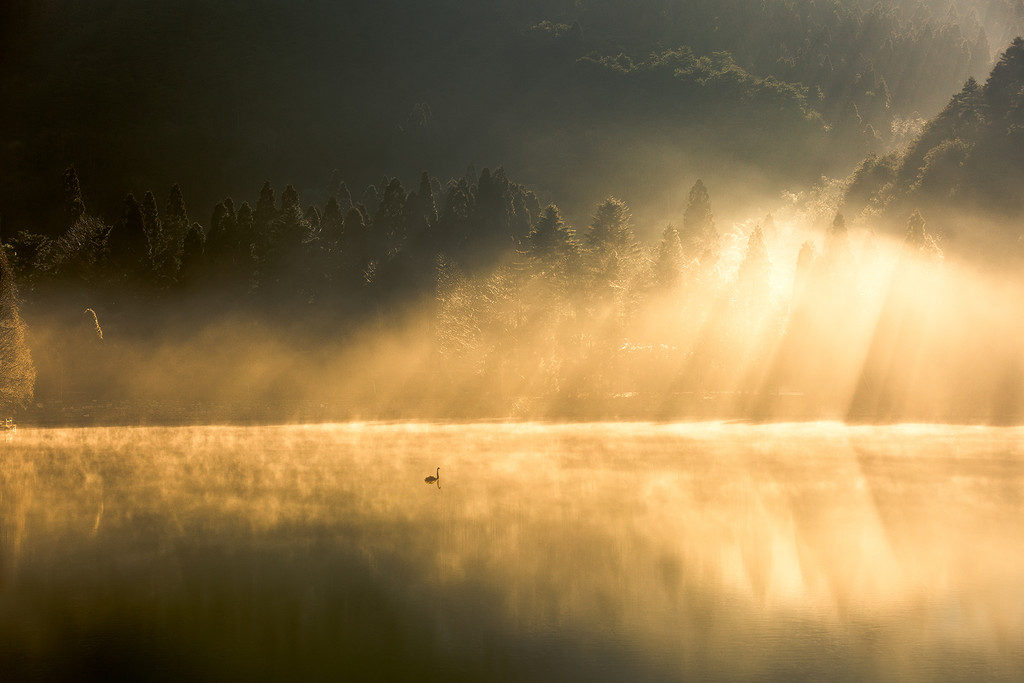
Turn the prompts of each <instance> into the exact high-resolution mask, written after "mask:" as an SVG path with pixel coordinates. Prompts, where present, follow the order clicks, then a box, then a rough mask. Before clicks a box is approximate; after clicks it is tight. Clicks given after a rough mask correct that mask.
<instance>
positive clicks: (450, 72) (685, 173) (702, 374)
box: [0, 0, 1024, 423]
mask: <svg viewBox="0 0 1024 683" xmlns="http://www.w3.org/2000/svg"><path fill="white" fill-rule="evenodd" d="M154 7H155V8H157V9H153V8H150V9H149V10H146V11H143V10H141V9H139V8H138V7H137V6H136V5H135V4H133V3H123V2H117V1H115V0H108V1H107V2H100V3H84V2H83V3H76V2H71V3H67V7H66V8H65V9H64V10H63V11H62V12H59V13H58V12H56V11H51V12H47V11H46V10H45V5H42V4H37V3H27V2H15V3H13V4H12V5H11V6H10V7H8V8H7V9H6V10H4V11H5V12H7V15H8V16H7V18H8V19H10V20H11V22H13V24H12V23H9V24H8V25H16V26H20V27H22V28H23V31H24V33H23V34H14V33H13V32H12V34H11V35H10V36H8V37H9V38H10V40H9V41H8V40H5V41H3V43H4V44H5V45H6V47H5V48H3V49H4V52H3V54H2V56H3V59H4V61H5V63H6V64H14V65H16V66H18V67H20V68H17V69H9V68H5V69H4V70H3V75H2V80H3V84H4V86H5V87H8V88H12V89H13V90H14V91H16V92H19V93H22V94H23V95H24V96H23V97H22V98H20V99H18V100H17V101H16V102H14V103H13V104H11V105H10V106H9V107H8V111H7V112H5V114H4V116H5V121H6V122H7V123H8V124H9V125H7V126H5V130H7V131H8V132H7V133H6V134H5V136H6V137H7V138H8V139H7V142H8V144H6V145H5V147H4V150H3V152H2V154H3V157H2V159H0V161H2V163H3V166H4V168H5V169H9V171H10V172H8V173H5V174H4V176H3V182H2V186H0V201H2V204H0V210H2V215H0V218H2V223H0V240H2V244H3V254H2V257H0V300H2V302H3V304H2V306H0V309H2V310H0V312H2V317H3V324H4V329H3V332H4V339H3V340H2V341H3V343H2V345H0V372H2V373H3V376H2V379H3V384H4V388H3V393H2V394H0V397H2V399H3V402H4V405H6V406H7V407H8V408H9V409H18V410H21V411H23V412H25V413H26V416H27V417H28V418H29V419H34V420H37V421H40V422H46V421H54V422H60V421H73V422H88V421H119V420H121V421H143V422H145V421H176V420H182V419H200V420H224V419H228V420H240V419H285V420H290V419H309V418H317V419H377V418H397V417H402V418H416V417H421V418H434V417H442V418H508V417H516V418H532V419H552V418H563V419H564V418H586V417H601V418H644V419H669V418H680V417H738V418H744V419H802V418H822V417H825V418H835V419H846V420H853V421H858V420H864V421H893V420H924V421H929V420H953V421H971V422H974V421H983V422H1000V423H1001V422H1017V421H1019V420H1020V419H1021V417H1024V354H1022V352H1021V350H1020V349H1019V348H1018V346H1019V345H1017V344H1016V343H1015V342H1014V340H1015V339H1016V338H1017V337H1018V336H1019V332H1020V331H1019V330H1018V329H1017V326H1018V323H1017V321H1016V316H1015V313H1014V311H1016V310H1019V306H1020V305H1021V304H1022V303H1024V280H1022V279H1021V278H1020V275H1019V273H1020V266H1021V263H1022V261H1024V238H1022V234H1024V233H1022V230H1021V227H1020V226H1021V218H1022V212H1024V205H1022V203H1021V202H1022V198H1021V197H1022V195H1021V194H1020V193H1019V191H1018V188H1019V187H1021V182H1022V181H1024V148H1022V146H1021V145H1022V139H1024V138H1022V137H1021V136H1022V133H1021V131H1022V130H1024V119H1022V118H1021V111H1022V110H1024V107H1022V106H1021V97H1022V93H1024V40H1022V39H1021V38H1019V37H1018V38H1014V37H1013V36H1007V35H1005V31H1007V30H1019V31H1020V32H1024V26H1021V24H1022V23H1024V13H1022V12H1021V5H1020V4H1015V3H1012V2H995V1H993V2H989V3H980V4H979V3H958V2H955V1H954V2H950V3H946V4H944V5H943V6H942V9H941V11H940V10H938V9H936V8H935V6H932V5H928V4H924V3H920V2H918V3H909V2H896V1H893V2H880V3H874V4H869V3H860V2H827V3H815V2H772V1H766V2H758V3H753V2H746V1H744V0H732V1H729V2H713V3H712V2H709V3H700V2H698V3H677V2H667V1H660V2H659V1H657V0H644V1H642V2H636V3H622V2H613V1H611V0H604V1H600V0H593V1H590V2H587V1H580V2H574V3H569V2H557V1H553V0H548V1H544V0H538V1H536V2H529V3H507V2H500V1H494V2H488V3H480V4H479V6H476V7H475V8H473V9H470V8H467V7H464V6H463V5H462V4H460V3H445V2H441V3H436V4H435V5H432V6H431V8H430V9H429V11H428V10H427V9H425V8H423V7H421V6H420V5H415V4H411V3H401V2H397V1H389V2H385V3H379V4H356V3H352V4H347V3H345V4H342V5H340V7H342V8H344V12H341V14H340V15H339V14H337V12H338V11H339V10H338V9H337V7H339V6H334V5H329V4H328V3H323V6H321V5H320V4H318V3H311V4H310V5H309V6H308V7H306V6H304V7H303V8H301V9H295V10H292V9H290V8H289V9H285V8H284V7H283V6H280V5H276V4H275V3H269V2H268V3H252V4H251V5H246V6H245V7H246V8H247V10H248V11H243V9H242V7H241V5H240V4H239V3H222V4H221V3H218V5H217V7H216V8H210V7H205V6H201V5H200V4H199V3H184V4H180V6H179V5H175V6H173V7H172V6H171V4H170V3H167V4H164V3H155V4H154ZM41 8H42V9H41ZM240 17H244V18H240ZM396 17H401V19H402V21H397V20H396ZM317 18H319V19H330V20H331V21H319V22H317V21H314V19H317ZM84 19H89V20H90V21H84ZM157 25H160V26H164V25H174V26H177V27H179V28H180V31H179V32H177V33H174V34H173V35H174V36H175V37H176V38H175V39H176V40H178V41H179V42H178V44H177V45H175V46H174V47H173V49H172V48H171V47H170V46H169V45H168V44H167V41H169V40H170V36H171V35H172V32H168V31H161V32H147V31H146V30H145V29H146V27H152V26H157ZM226 26H230V27H232V30H231V31H225V27H226ZM282 26H284V27H285V28H282ZM298 26H301V27H302V29H303V30H302V31H296V30H295V29H294V28H293V27H298ZM409 26H417V27H419V28H420V30H418V31H415V32H411V31H410V30H409V28H408V27H409ZM440 26H443V27H444V30H443V33H444V34H445V35H449V36H463V37H468V38H469V42H468V43H462V44H460V48H459V49H457V50H455V49H450V50H447V51H446V50H444V49H442V45H441V44H440V43H438V42H437V40H436V38H435V37H432V36H434V35H435V33H434V31H435V29H438V27H440ZM1018 26H1019V27H1020V28H1019V29H1017V28H1016V27H1018ZM1007 27H1010V28H1009V29H1008V28H1007ZM44 28H45V29H47V30H50V31H52V36H53V37H52V40H54V41H57V42H60V41H63V42H64V43H65V44H67V45H69V46H72V47H73V48H74V49H76V50H81V54H82V55H83V57H84V58H83V59H80V60H78V61H76V63H75V64H73V65H69V68H68V69H67V70H65V68H64V67H65V66H68V65H65V64H63V63H60V62H58V61H56V58H55V57H54V56H53V55H52V54H49V53H47V54H43V51H41V50H37V49H32V47H31V46H30V45H29V42H28V40H29V39H28V38H27V37H22V36H30V35H32V32H33V31H36V30H41V29H44ZM371 29H372V30H371ZM438 30H440V29H438ZM289 31H293V32H291V33H289ZM328 31H329V32H331V36H330V39H329V40H328V39H326V38H325V36H323V35H320V34H321V33H323V32H328ZM110 35H116V36H118V37H120V38H122V41H121V42H120V43H115V44H112V45H106V46H105V47H104V48H103V49H100V48H99V47H98V45H100V44H101V43H102V42H103V40H104V37H105V36H110ZM286 35H303V36H305V38H304V39H303V42H302V44H301V46H295V45H292V44H290V43H288V44H286V39H285V36H286ZM367 35H374V36H376V38H375V39H374V40H370V39H368V38H367V37H366V36H367ZM150 36H155V39H150ZM8 37H5V38H8ZM183 37H184V38H183ZM993 37H994V39H998V40H999V41H1001V43H1002V44H1005V45H1007V47H1006V48H1005V49H1004V50H1002V51H1000V52H998V53H996V54H994V55H993V54H992V51H991V50H992V48H991V47H990V45H989V42H988V41H989V40H990V38H993ZM254 39H259V41H258V42H259V44H260V45H262V49H256V48H253V47H252V45H253V40H254ZM241 43H246V44H248V45H249V46H250V47H249V48H248V49H246V50H242V49H240V48H239V44H241ZM428 48H429V49H428ZM129 52H130V53H131V54H133V55H134V58H133V59H131V60H126V59H125V55H126V53H129ZM167 55H171V57H167ZM243 56H244V57H245V59H246V60H249V62H250V66H249V67H247V68H244V69H243V68H239V62H238V61H237V60H239V59H242V57H243ZM368 63H369V64H373V68H372V69H367V68H364V65H365V64H368ZM314 64H318V65H319V66H314ZM114 65H117V68H114ZM325 65H330V67H328V66H325ZM156 66H160V68H163V69H166V71H164V72H162V73H161V75H160V77H157V76H156V75H154V72H153V69H154V68H155V67H156ZM200 66H201V68H199V67H200ZM327 75H329V76H330V78H324V77H325V76H327ZM299 76H301V78H300V77H299ZM147 81H152V82H147ZM329 82H333V83H335V84H338V87H337V88H336V89H331V88H330V87H329V85H328V83H329ZM58 84H59V87H58ZM256 92H262V93H263V96H261V97H254V96H253V94H254V93H256ZM114 101H116V102H118V103H121V106H118V107H113V108H110V107H108V106H107V105H108V103H110V102H114ZM127 102H131V103H132V104H131V106H127V105H125V104H123V103H127ZM243 103H244V106H243ZM156 109H159V110H160V111H159V112H157V111H156ZM189 109H195V111H189ZM243 110H244V111H243ZM101 119H102V121H101ZM467 158H468V159H467ZM472 159H477V160H479V159H494V163H490V164H488V165H484V164H482V163H480V164H479V166H478V165H477V164H476V163H469V165H468V168H467V167H466V166H465V165H466V163H467V160H472ZM454 168H458V169H459V170H456V171H453V170H452V169H454ZM424 169H427V170H424ZM462 169H465V170H462ZM254 173H258V174H263V175H262V177H261V176H259V175H257V176H255V177H254V176H253V174H254ZM288 174H291V176H292V177H291V178H289V176H288ZM264 178H269V180H266V181H265V182H264ZM318 178H320V179H319V180H318ZM261 182H262V185H260V183H261ZM246 187H248V188H249V189H245V188H246ZM152 188H155V190H154V189H152ZM163 188H167V189H163ZM240 188H241V189H240ZM256 188H259V189H258V191H256ZM186 199H187V201H186Z"/></svg>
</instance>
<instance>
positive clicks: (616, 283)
mask: <svg viewBox="0 0 1024 683" xmlns="http://www.w3.org/2000/svg"><path fill="white" fill-rule="evenodd" d="M630 223H631V218H630V213H629V207H627V206H626V203H625V202H623V201H622V200H621V199H616V198H615V197H608V198H607V199H605V200H604V201H603V202H602V203H601V204H600V206H598V207H597V211H596V212H595V213H594V218H593V220H592V221H591V223H590V229H589V230H588V231H587V233H586V234H585V235H584V237H583V246H584V249H585V251H584V257H585V259H586V270H587V275H588V278H589V280H590V284H591V292H592V294H593V295H594V296H595V297H596V298H597V299H607V298H608V297H610V296H612V295H613V294H614V293H615V292H616V291H621V290H622V289H623V287H624V284H625V280H626V279H627V278H628V277H629V274H630V270H631V269H632V268H633V267H634V265H635V263H634V261H635V257H636V254H637V245H636V242H635V241H634V239H633V228H632V226H631V224H630Z"/></svg>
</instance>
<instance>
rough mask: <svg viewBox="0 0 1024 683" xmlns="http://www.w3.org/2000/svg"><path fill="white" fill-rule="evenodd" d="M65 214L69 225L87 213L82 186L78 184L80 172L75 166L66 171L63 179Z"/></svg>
mask: <svg viewBox="0 0 1024 683" xmlns="http://www.w3.org/2000/svg"><path fill="white" fill-rule="evenodd" d="M63 194H64V212H65V213H66V214H67V215H68V218H69V221H68V223H69V224H71V223H74V222H75V221H77V220H78V219H79V218H81V217H82V215H83V214H84V213H85V202H83V201H82V186H81V184H80V183H79V182H78V171H77V170H75V167H74V166H68V167H67V168H66V169H64V178H63Z"/></svg>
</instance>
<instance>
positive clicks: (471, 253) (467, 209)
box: [6, 166, 540, 315]
mask: <svg viewBox="0 0 1024 683" xmlns="http://www.w3.org/2000/svg"><path fill="white" fill-rule="evenodd" d="M332 185H333V186H334V191H333V192H332V193H331V195H330V197H329V198H328V200H327V201H326V203H325V204H323V205H322V206H315V205H308V206H305V207H303V206H302V204H301V203H300V198H299V195H298V192H297V191H296V190H295V188H294V187H292V186H291V185H288V186H286V187H285V188H284V190H283V191H282V192H281V194H280V197H279V198H278V197H277V195H276V193H275V190H274V188H273V187H272V186H271V184H270V183H269V182H267V183H265V184H264V185H263V187H262V188H261V189H260V192H259V195H258V197H257V198H256V199H255V200H254V201H253V202H252V203H250V202H249V201H247V200H246V201H242V202H240V203H238V204H236V203H235V201H234V200H233V199H231V198H227V199H225V200H224V201H222V202H220V203H218V204H217V205H216V207H214V209H213V211H212V215H211V217H210V219H209V221H207V222H206V223H207V225H208V226H209V227H204V226H203V225H202V224H200V223H199V222H198V221H195V220H194V216H192V215H190V214H189V212H188V210H187V208H186V205H185V200H184V196H183V193H182V191H181V188H180V186H179V185H177V184H175V185H173V186H172V187H171V189H170V192H169V194H168V197H167V200H166V202H165V203H164V204H163V209H162V210H161V209H160V203H159V201H158V200H157V198H156V196H155V194H154V193H153V192H152V191H147V192H146V193H145V195H144V196H143V198H142V201H141V202H140V201H139V200H138V199H136V197H135V195H134V194H128V195H126V196H125V198H124V202H123V210H122V212H121V215H120V217H119V218H118V219H117V220H114V221H107V220H104V219H103V218H102V217H100V216H97V215H95V214H93V213H90V212H88V211H87V210H86V206H85V203H84V201H83V199H82V191H81V183H80V181H79V178H78V174H77V171H76V169H75V167H73V166H72V167H69V168H68V169H67V170H66V171H65V173H64V178H63V189H64V195H63V207H64V215H65V216H66V219H67V221H68V223H69V227H68V228H67V229H66V231H65V232H64V233H63V234H61V235H58V236H56V237H48V236H46V235H42V234H36V233H29V232H26V231H21V232H19V233H18V234H17V235H16V236H14V237H12V238H10V239H8V241H7V244H6V247H7V249H8V251H9V254H10V258H11V261H12V263H13V265H14V268H15V270H16V271H17V272H18V274H19V278H20V280H21V283H22V295H23V296H24V297H25V298H26V300H27V301H28V303H29V305H33V304H35V303H36V302H37V301H41V300H45V299H46V298H47V297H49V296H54V295H56V296H58V297H62V296H65V295H67V294H68V293H69V292H71V293H73V296H74V297H75V299H76V300H78V301H82V302H87V301H95V300H100V301H103V302H106V304H107V305H108V306H110V307H112V308H114V309H118V308H119V307H123V308H129V309H130V308H133V307H134V305H135V304H136V303H138V302H139V301H142V300H149V299H154V300H161V299H163V300H168V299H172V300H173V299H175V298H187V297H189V296H192V295H195V294H200V293H201V295H202V296H203V297H206V298H208V303H209V304H210V307H211V308H216V304H217V303H218V302H220V303H222V304H223V305H225V306H228V307H233V308H241V309H246V310H256V311H258V310H270V311H273V310H277V308H278V307H280V306H285V307H289V308H290V310H291V311H292V313H293V314H294V315H299V314H300V313H301V312H302V311H307V312H308V311H314V312H318V313H322V314H324V315H327V314H329V313H330V312H331V311H336V310H338V311H341V312H344V313H352V312H358V311H360V310H365V309H367V308H372V307H373V306H375V305H377V304H379V303H380V302H381V301H382V300H386V299H388V298H400V297H403V296H407V295H412V294H415V293H416V292H418V291H421V290H423V289H424V288H425V287H426V288H428V289H429V286H430V285H431V283H432V282H433V277H434V270H435V268H436V259H437V257H438V256H439V255H440V254H442V253H444V254H446V255H447V258H449V259H452V260H454V261H455V262H458V263H462V264H464V266H465V267H467V268H472V267H473V266H474V264H478V263H480V264H486V263H488V262H489V261H491V260H493V259H495V258H496V257H497V255H498V254H499V253H501V252H503V251H505V250H507V249H508V248H510V247H515V245H517V244H519V243H520V242H521V241H522V240H523V239H524V238H525V236H526V234H527V233H528V231H529V229H530V226H531V225H532V224H533V222H534V217H536V216H538V215H539V212H540V209H539V203H538V200H537V197H536V195H535V194H534V193H533V192H532V191H530V190H528V189H526V188H525V187H523V186H521V185H518V184H516V183H514V182H512V181H511V180H509V178H508V177H507V176H506V175H505V172H504V171H503V170H502V169H500V168H499V169H497V170H496V171H495V172H494V173H492V172H491V171H490V170H489V169H487V168H485V169H483V170H482V171H480V172H479V174H477V172H476V170H475V169H473V168H472V167H471V168H470V169H468V170H467V174H466V175H465V176H462V177H460V178H457V179H453V180H450V181H449V182H448V183H447V184H446V185H444V186H442V185H441V183H440V182H439V180H438V179H436V178H434V177H431V176H430V175H429V174H428V173H427V172H423V174H422V176H421V178H420V181H419V185H418V187H417V189H416V190H413V191H406V189H405V188H404V187H403V185H402V182H401V180H399V179H398V178H384V179H383V180H382V181H381V182H380V184H378V185H369V186H368V187H366V188H365V189H364V190H362V191H361V192H360V193H359V194H358V196H357V197H355V198H353V195H352V194H351V193H350V191H349V188H348V186H347V184H346V183H345V182H344V181H343V180H335V181H333V182H332ZM296 306H298V308H297V309H296V308H295V307H296Z"/></svg>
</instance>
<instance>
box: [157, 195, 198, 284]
mask: <svg viewBox="0 0 1024 683" xmlns="http://www.w3.org/2000/svg"><path fill="white" fill-rule="evenodd" d="M190 225H191V222H190V221H189V219H188V211H186V209H185V196H184V195H183V194H182V192H181V186H180V185H178V183H174V185H172V186H171V190H170V192H169V193H168V195H167V207H166V208H165V209H164V217H163V234H164V238H163V244H162V245H161V253H160V254H159V255H158V257H157V258H155V259H154V261H156V262H157V263H158V265H159V272H160V273H161V274H162V275H163V276H164V277H166V278H169V279H173V278H174V277H175V276H177V274H178V269H179V268H180V267H181V246H182V242H183V241H184V240H185V234H186V233H187V232H188V230H189V226H190Z"/></svg>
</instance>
